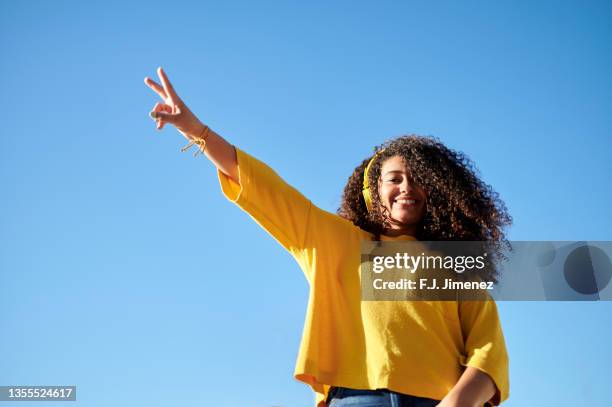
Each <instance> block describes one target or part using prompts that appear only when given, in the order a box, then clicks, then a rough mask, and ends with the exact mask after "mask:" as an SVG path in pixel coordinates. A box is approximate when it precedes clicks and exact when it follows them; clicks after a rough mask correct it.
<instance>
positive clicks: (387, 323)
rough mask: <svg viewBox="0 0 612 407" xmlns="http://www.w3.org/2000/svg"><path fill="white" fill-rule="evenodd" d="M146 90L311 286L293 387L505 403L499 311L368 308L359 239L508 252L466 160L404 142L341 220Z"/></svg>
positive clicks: (164, 95)
mask: <svg viewBox="0 0 612 407" xmlns="http://www.w3.org/2000/svg"><path fill="white" fill-rule="evenodd" d="M158 74H159V77H160V81H161V84H158V83H156V82H155V81H153V80H152V79H150V78H145V83H146V84H147V85H148V86H149V87H150V88H151V89H153V90H154V91H155V92H156V93H157V94H158V95H159V96H160V97H161V99H162V101H163V103H157V104H156V105H155V106H154V108H153V110H152V112H151V117H152V118H153V119H154V120H155V121H156V124H157V128H158V129H162V128H163V127H164V126H165V125H166V124H172V125H174V126H175V127H176V128H177V129H178V130H179V131H180V132H181V133H182V134H183V136H185V137H186V138H187V139H188V140H189V144H188V146H187V147H186V148H189V147H191V146H192V145H196V146H197V147H198V148H199V149H200V151H201V152H202V153H203V154H205V155H206V156H207V157H208V158H209V159H210V160H211V161H212V162H213V164H214V165H215V166H216V167H217V169H218V176H219V182H220V185H221V189H222V192H223V193H224V195H225V196H226V197H227V198H228V199H229V200H231V201H232V202H234V203H236V204H237V205H238V206H239V207H241V208H242V209H243V210H245V211H246V212H247V213H249V215H251V217H253V219H254V220H255V221H256V222H257V223H259V224H260V225H261V226H262V227H263V228H264V229H265V230H266V231H268V232H269V233H270V234H271V235H272V236H274V237H275V238H276V239H277V240H278V242H279V243H280V244H281V245H282V246H283V247H284V248H285V249H286V250H287V251H289V253H291V255H292V256H293V257H294V258H295V259H296V261H297V262H298V264H299V265H300V267H301V269H302V271H303V272H304V274H305V276H306V278H307V280H308V283H309V285H310V295H309V302H308V309H307V314H306V321H305V327H304V333H303V337H302V341H301V344H300V352H299V354H298V360H297V366H296V368H295V377H296V379H298V380H301V381H303V382H305V383H307V384H309V385H310V386H311V387H312V389H313V390H314V391H315V392H316V396H317V399H316V403H317V406H318V407H324V406H328V405H329V406H333V407H342V406H345V405H351V406H381V407H382V406H423V407H424V406H440V407H449V406H461V407H464V406H482V405H483V404H484V403H486V402H488V403H491V404H499V403H500V402H501V401H503V400H505V399H506V398H507V397H508V358H507V353H506V348H505V343H504V338H503V334H502V331H501V326H500V323H499V318H498V314H497V308H496V306H495V303H494V302H493V301H361V296H360V277H359V269H360V265H361V264H360V263H361V259H360V247H361V246H360V245H361V242H362V241H363V240H382V241H404V240H409V241H410V240H412V241H414V240H417V239H418V240H424V239H428V240H487V241H494V242H503V241H504V234H503V232H502V227H503V226H506V225H509V224H510V222H511V221H510V217H509V216H508V215H507V213H506V210H505V207H504V205H503V203H502V202H501V201H499V200H498V199H497V198H496V196H495V194H494V193H493V192H492V191H491V190H490V188H489V187H488V186H486V185H485V184H483V183H482V182H481V181H480V180H479V179H478V178H477V177H476V175H475V174H474V171H473V170H472V169H471V168H470V164H469V161H468V160H467V159H465V157H464V156H462V155H461V154H458V153H455V152H453V151H451V150H449V149H448V148H446V147H445V146H444V145H443V144H441V143H440V142H439V141H437V140H435V139H432V138H424V137H418V136H409V137H400V138H398V139H395V140H391V141H390V142H388V143H386V144H385V145H384V146H382V147H381V148H379V149H378V150H377V152H376V154H374V155H373V156H372V157H368V158H367V159H365V160H364V161H363V162H362V163H361V165H359V166H358V167H357V168H356V169H355V171H354V172H353V175H352V176H351V177H350V179H349V182H348V184H347V186H346V188H345V191H344V195H343V202H342V205H341V208H340V209H339V211H338V214H339V216H338V215H336V214H332V213H329V212H326V211H324V210H322V209H320V208H318V207H316V206H315V205H313V204H312V203H311V202H310V201H309V200H308V199H306V198H305V197H304V196H303V195H302V194H301V193H300V192H299V191H297V190H295V189H294V188H293V187H291V186H290V185H288V184H287V183H286V182H285V181H283V180H282V179H281V178H280V177H279V176H278V175H277V174H276V173H275V172H274V171H273V170H272V169H271V168H269V167H268V166H267V165H265V164H264V163H262V162H261V161H258V160H257V159H255V158H253V157H252V156H250V155H248V154H247V153H245V152H243V151H242V150H240V149H238V148H235V147H234V146H232V145H231V144H229V143H228V142H227V141H225V140H224V139H223V138H222V137H221V136H219V135H218V134H216V133H215V132H214V131H212V130H211V129H209V128H208V127H207V126H206V125H204V124H203V123H201V122H200V121H199V120H198V118H197V117H196V116H195V115H194V114H193V113H192V112H191V111H190V110H189V109H188V108H187V106H186V105H185V104H184V102H183V101H182V100H181V99H180V98H179V97H178V95H177V93H176V91H175V90H174V89H173V87H172V85H171V83H170V81H169V80H168V78H167V76H166V75H165V73H164V71H163V70H162V69H161V68H159V70H158Z"/></svg>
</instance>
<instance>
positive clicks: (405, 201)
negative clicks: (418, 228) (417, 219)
mask: <svg viewBox="0 0 612 407" xmlns="http://www.w3.org/2000/svg"><path fill="white" fill-rule="evenodd" d="M395 202H397V203H401V204H408V205H414V204H415V203H416V201H415V200H414V199H398V200H397V201H395Z"/></svg>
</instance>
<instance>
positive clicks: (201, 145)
mask: <svg viewBox="0 0 612 407" xmlns="http://www.w3.org/2000/svg"><path fill="white" fill-rule="evenodd" d="M209 130H210V127H208V126H207V125H204V130H202V133H200V135H199V136H198V137H195V138H193V139H191V141H189V144H187V145H186V146H185V147H183V148H181V152H183V153H184V152H185V151H187V150H189V149H190V148H191V146H193V145H194V144H195V145H197V146H198V149H197V150H196V152H195V153H193V156H194V157H197V156H198V154H204V151H205V150H206V139H207V138H208V132H209Z"/></svg>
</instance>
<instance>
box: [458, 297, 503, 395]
mask: <svg viewBox="0 0 612 407" xmlns="http://www.w3.org/2000/svg"><path fill="white" fill-rule="evenodd" d="M459 315H460V319H461V330H462V332H463V338H464V340H465V357H464V358H463V360H462V361H461V364H462V365H464V366H471V367H474V368H476V369H478V370H480V371H482V372H484V373H486V374H488V375H489V376H490V377H491V379H492V380H493V382H494V383H495V387H496V392H495V395H494V396H493V398H492V399H491V400H490V401H489V402H490V403H492V404H493V405H499V404H500V403H501V402H502V401H504V400H506V399H507V398H508V395H509V378H508V366H509V361H508V353H507V351H506V343H505V340H504V334H503V332H502V328H501V323H500V321H499V315H498V312H497V305H496V304H495V301H493V300H492V299H491V300H488V301H461V302H460V303H459Z"/></svg>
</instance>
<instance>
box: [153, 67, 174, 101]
mask: <svg viewBox="0 0 612 407" xmlns="http://www.w3.org/2000/svg"><path fill="white" fill-rule="evenodd" d="M157 75H158V76H159V79H160V80H161V83H162V85H163V86H164V90H165V91H166V94H167V95H168V97H170V100H171V101H172V102H173V103H175V104H176V103H177V102H178V101H179V97H178V95H177V94H176V92H175V91H174V87H172V84H171V83H170V80H169V79H168V77H167V76H166V73H165V72H164V70H163V69H162V67H161V66H160V67H159V68H157Z"/></svg>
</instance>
